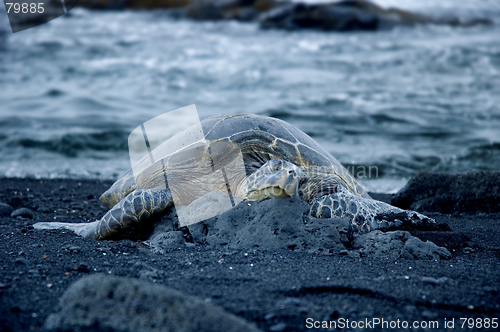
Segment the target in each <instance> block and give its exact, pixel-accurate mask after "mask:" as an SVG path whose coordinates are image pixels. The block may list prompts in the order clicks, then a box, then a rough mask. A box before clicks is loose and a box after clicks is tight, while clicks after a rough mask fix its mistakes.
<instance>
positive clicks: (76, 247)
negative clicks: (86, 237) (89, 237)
mask: <svg viewBox="0 0 500 332" xmlns="http://www.w3.org/2000/svg"><path fill="white" fill-rule="evenodd" d="M81 249H82V248H80V247H78V246H69V247H68V250H70V251H73V252H76V253H78V252H80V250H81Z"/></svg>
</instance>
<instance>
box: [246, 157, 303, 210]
mask: <svg viewBox="0 0 500 332" xmlns="http://www.w3.org/2000/svg"><path fill="white" fill-rule="evenodd" d="M306 182H307V177H306V175H305V173H304V172H303V171H302V170H301V169H300V168H299V167H298V166H296V165H294V164H292V163H291V162H288V161H284V160H278V159H273V160H270V161H268V162H266V163H265V164H264V165H262V166H261V167H260V168H259V169H258V170H257V171H256V172H255V173H253V174H252V175H250V176H249V177H248V178H246V179H245V181H243V182H242V184H241V185H240V186H239V188H238V194H237V195H238V196H239V197H240V198H242V199H246V200H253V201H263V200H266V199H269V198H284V197H299V196H300V188H301V187H302V186H304V185H305V183H306Z"/></svg>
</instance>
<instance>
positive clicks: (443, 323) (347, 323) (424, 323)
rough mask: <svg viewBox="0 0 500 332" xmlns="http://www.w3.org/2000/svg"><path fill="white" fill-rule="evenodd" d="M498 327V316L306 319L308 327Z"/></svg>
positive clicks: (388, 328)
mask: <svg viewBox="0 0 500 332" xmlns="http://www.w3.org/2000/svg"><path fill="white" fill-rule="evenodd" d="M455 327H457V328H460V329H466V328H469V329H482V328H485V329H490V328H492V329H498V327H499V322H498V317H495V318H488V317H485V318H480V317H478V318H463V317H462V318H456V319H455V318H444V319H443V320H420V321H418V320H417V321H412V322H409V321H406V320H400V319H397V320H385V319H384V318H377V317H374V318H365V319H364V320H362V319H360V320H354V319H351V320H350V319H347V318H339V319H337V320H323V321H320V320H314V319H313V318H307V319H306V328H307V329H345V328H348V329H384V330H392V329H394V330H399V329H427V330H432V329H440V328H441V329H443V328H445V329H454V328H455Z"/></svg>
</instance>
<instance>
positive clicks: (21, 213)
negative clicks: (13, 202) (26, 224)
mask: <svg viewBox="0 0 500 332" xmlns="http://www.w3.org/2000/svg"><path fill="white" fill-rule="evenodd" d="M10 216H11V217H12V218H16V217H23V218H30V219H33V211H31V210H30V209H27V208H20V209H17V210H14V211H13V212H12V213H11V214H10Z"/></svg>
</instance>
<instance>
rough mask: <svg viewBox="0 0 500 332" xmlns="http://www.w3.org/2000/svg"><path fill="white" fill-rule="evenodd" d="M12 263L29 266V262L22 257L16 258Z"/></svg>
mask: <svg viewBox="0 0 500 332" xmlns="http://www.w3.org/2000/svg"><path fill="white" fill-rule="evenodd" d="M14 263H16V264H24V265H25V266H30V265H31V262H30V261H29V260H27V259H26V258H23V257H19V258H16V260H15V261H14Z"/></svg>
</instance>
